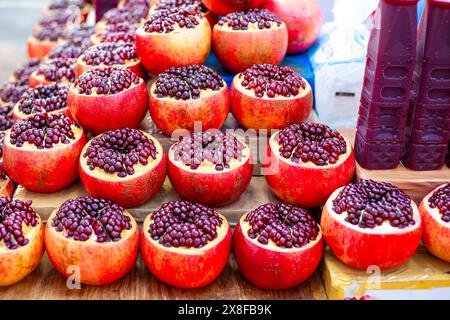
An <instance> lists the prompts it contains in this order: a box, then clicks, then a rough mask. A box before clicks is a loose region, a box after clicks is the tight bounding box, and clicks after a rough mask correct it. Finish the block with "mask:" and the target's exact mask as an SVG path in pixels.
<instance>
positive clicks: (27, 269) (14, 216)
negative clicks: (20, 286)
mask: <svg viewBox="0 0 450 320" xmlns="http://www.w3.org/2000/svg"><path fill="white" fill-rule="evenodd" d="M0 212H1V214H0V287H3V286H9V285H12V284H15V283H17V282H19V281H20V280H22V279H23V278H25V277H26V276H27V275H29V274H30V273H31V272H32V271H33V270H34V269H35V268H36V267H37V266H38V265H39V263H40V261H41V258H42V255H43V254H44V227H43V222H42V220H41V218H40V217H39V215H38V214H37V213H36V211H34V210H33V208H31V201H26V202H23V201H21V200H17V199H14V200H12V199H11V198H10V197H0Z"/></svg>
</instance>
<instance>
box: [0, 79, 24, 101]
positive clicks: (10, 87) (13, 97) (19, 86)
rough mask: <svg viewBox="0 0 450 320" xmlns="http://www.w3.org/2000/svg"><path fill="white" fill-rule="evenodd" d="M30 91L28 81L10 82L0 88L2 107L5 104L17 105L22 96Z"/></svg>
mask: <svg viewBox="0 0 450 320" xmlns="http://www.w3.org/2000/svg"><path fill="white" fill-rule="evenodd" d="M27 89H28V81H22V80H20V81H18V80H16V81H10V82H7V83H5V84H3V85H2V86H0V105H2V104H4V103H8V102H11V103H14V104H15V103H17V102H18V101H19V100H20V98H21V97H22V94H23V93H24V92H25V91H26V90H27Z"/></svg>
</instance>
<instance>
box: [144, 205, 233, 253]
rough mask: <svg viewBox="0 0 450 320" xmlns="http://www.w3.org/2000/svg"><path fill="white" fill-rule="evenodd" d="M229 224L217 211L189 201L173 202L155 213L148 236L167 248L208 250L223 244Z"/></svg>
mask: <svg viewBox="0 0 450 320" xmlns="http://www.w3.org/2000/svg"><path fill="white" fill-rule="evenodd" d="M227 231H228V224H227V223H225V222H224V219H223V218H222V217H221V216H220V215H219V214H218V213H217V212H216V211H214V210H213V209H211V208H208V207H206V206H204V205H201V204H196V203H192V202H188V201H169V202H167V203H165V204H163V205H162V206H161V208H160V209H158V210H156V211H155V212H153V213H152V216H151V222H150V224H149V226H148V229H147V232H148V233H149V235H150V237H151V239H153V240H154V241H155V242H157V243H159V244H160V245H162V246H164V247H167V248H179V247H180V248H186V249H189V248H196V249H203V250H207V249H209V248H211V247H213V246H214V244H217V243H218V242H220V241H221V240H222V239H223V238H224V237H225V235H226V232H227Z"/></svg>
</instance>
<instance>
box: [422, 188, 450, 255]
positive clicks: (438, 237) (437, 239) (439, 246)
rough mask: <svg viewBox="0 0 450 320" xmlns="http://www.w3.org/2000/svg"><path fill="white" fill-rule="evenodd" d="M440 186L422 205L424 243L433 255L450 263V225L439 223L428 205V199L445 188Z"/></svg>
mask: <svg viewBox="0 0 450 320" xmlns="http://www.w3.org/2000/svg"><path fill="white" fill-rule="evenodd" d="M443 186H444V185H442V186H439V187H437V188H436V189H434V190H433V191H431V192H430V193H429V194H428V195H427V196H426V197H425V198H424V199H423V200H422V201H421V203H420V206H419V212H420V216H421V218H422V242H423V244H424V246H425V247H426V248H427V250H428V251H430V252H431V254H432V255H434V256H436V257H438V258H439V259H442V260H444V261H446V262H448V263H450V250H449V244H450V224H449V223H445V222H444V221H442V220H441V221H437V220H436V218H435V217H434V216H433V215H432V213H431V211H432V210H437V209H432V208H430V206H429V205H428V199H429V198H430V197H431V196H432V195H433V193H434V192H435V191H436V190H437V189H439V188H441V187H443Z"/></svg>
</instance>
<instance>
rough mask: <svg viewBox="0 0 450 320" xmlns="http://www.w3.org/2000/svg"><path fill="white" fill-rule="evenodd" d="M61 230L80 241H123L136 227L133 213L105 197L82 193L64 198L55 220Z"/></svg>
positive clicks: (65, 234)
mask: <svg viewBox="0 0 450 320" xmlns="http://www.w3.org/2000/svg"><path fill="white" fill-rule="evenodd" d="M51 225H52V227H54V228H55V230H56V231H57V232H60V233H62V234H63V235H64V236H65V237H66V238H70V239H74V240H76V241H95V242H99V243H103V242H111V241H114V242H116V241H119V240H121V239H122V238H125V237H127V236H128V234H129V233H130V230H131V229H132V224H131V219H130V216H129V215H125V214H124V209H123V208H122V207H121V206H119V205H118V204H116V203H114V202H112V201H110V200H105V199H100V198H94V197H89V196H86V197H81V198H77V199H72V200H68V201H66V202H64V204H62V205H61V207H60V208H59V209H58V212H57V213H56V215H55V217H54V218H53V220H52V222H51Z"/></svg>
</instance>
